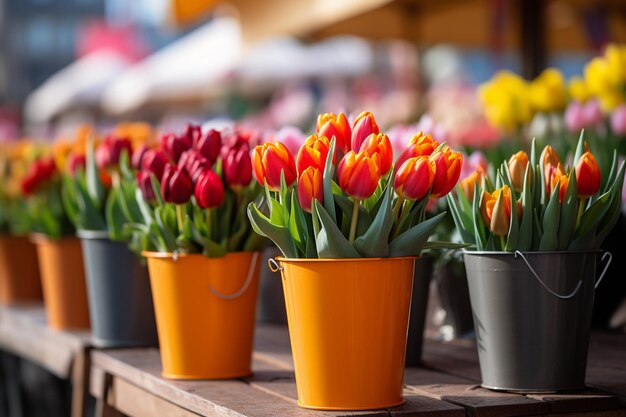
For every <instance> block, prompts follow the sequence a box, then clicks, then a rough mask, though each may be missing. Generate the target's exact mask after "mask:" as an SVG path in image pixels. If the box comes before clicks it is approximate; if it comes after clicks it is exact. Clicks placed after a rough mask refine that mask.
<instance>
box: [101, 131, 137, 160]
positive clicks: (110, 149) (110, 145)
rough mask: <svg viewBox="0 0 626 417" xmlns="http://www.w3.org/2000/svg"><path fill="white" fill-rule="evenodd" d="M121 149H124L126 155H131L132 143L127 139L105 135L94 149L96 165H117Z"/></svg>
mask: <svg viewBox="0 0 626 417" xmlns="http://www.w3.org/2000/svg"><path fill="white" fill-rule="evenodd" d="M123 150H126V151H127V152H128V156H129V157H132V145H131V143H130V140H129V139H127V138H118V137H115V136H107V138H106V139H105V140H104V142H102V143H101V144H100V146H98V149H96V165H97V166H98V168H110V167H115V166H117V165H118V164H119V161H120V155H121V154H122V151H123Z"/></svg>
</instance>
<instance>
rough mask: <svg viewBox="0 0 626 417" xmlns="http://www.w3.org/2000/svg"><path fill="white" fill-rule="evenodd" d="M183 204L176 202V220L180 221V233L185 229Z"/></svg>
mask: <svg viewBox="0 0 626 417" xmlns="http://www.w3.org/2000/svg"><path fill="white" fill-rule="evenodd" d="M183 206H184V205H183V204H176V221H177V222H178V233H181V232H182V231H183Z"/></svg>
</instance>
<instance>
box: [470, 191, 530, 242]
mask: <svg viewBox="0 0 626 417" xmlns="http://www.w3.org/2000/svg"><path fill="white" fill-rule="evenodd" d="M498 202H499V204H498ZM516 210H517V219H518V221H519V220H520V219H521V217H522V207H521V204H520V202H519V201H518V202H517V208H516ZM480 212H481V214H482V217H483V221H484V222H485V224H486V225H487V226H488V227H489V230H491V231H492V232H493V234H495V235H496V236H506V235H507V234H508V233H509V225H510V223H511V189H510V188H509V187H508V186H506V185H505V186H503V187H502V188H498V189H497V190H495V191H494V192H493V193H491V194H490V193H488V192H487V191H484V192H483V198H482V201H481V203H480Z"/></svg>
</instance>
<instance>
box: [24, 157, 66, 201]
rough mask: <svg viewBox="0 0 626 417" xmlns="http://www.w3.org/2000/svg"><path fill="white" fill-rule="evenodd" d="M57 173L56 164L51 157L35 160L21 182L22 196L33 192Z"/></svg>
mask: <svg viewBox="0 0 626 417" xmlns="http://www.w3.org/2000/svg"><path fill="white" fill-rule="evenodd" d="M56 172H57V167H56V163H55V162H54V159H53V158H52V157H44V158H40V159H37V160H35V161H34V162H33V163H32V164H31V165H30V167H29V168H28V171H27V172H26V175H25V176H24V178H22V181H21V184H20V186H21V189H22V193H24V195H30V194H32V193H34V192H35V190H36V189H37V188H39V187H40V186H41V185H43V184H44V183H46V182H48V181H50V180H51V179H52V177H53V176H54V174H55V173H56Z"/></svg>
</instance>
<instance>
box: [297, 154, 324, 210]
mask: <svg viewBox="0 0 626 417" xmlns="http://www.w3.org/2000/svg"><path fill="white" fill-rule="evenodd" d="M313 199H315V200H317V201H320V202H321V201H323V200H324V185H323V177H322V172H321V171H320V170H319V169H318V168H316V167H314V166H309V167H307V168H305V169H304V171H302V173H301V174H300V178H298V201H299V202H300V207H302V210H304V211H306V212H309V213H310V212H311V205H312V204H313Z"/></svg>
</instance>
